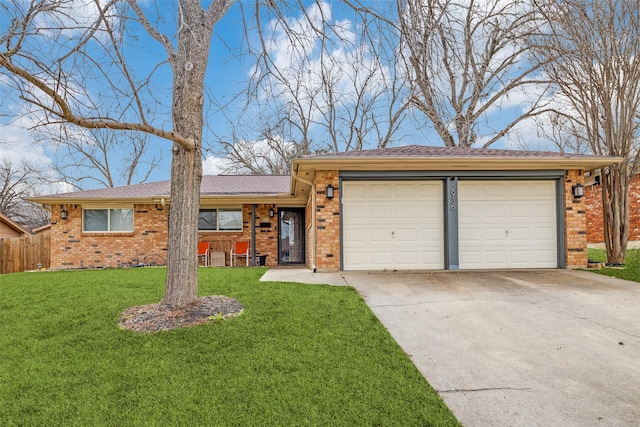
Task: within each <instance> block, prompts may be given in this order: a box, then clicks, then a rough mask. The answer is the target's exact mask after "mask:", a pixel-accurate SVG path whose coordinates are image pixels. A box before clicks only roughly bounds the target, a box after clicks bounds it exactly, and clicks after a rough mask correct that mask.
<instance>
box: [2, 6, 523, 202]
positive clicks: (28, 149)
mask: <svg viewBox="0 0 640 427" xmlns="http://www.w3.org/2000/svg"><path fill="white" fill-rule="evenodd" d="M78 1H81V0H78ZM158 5H159V7H160V8H162V10H160V15H162V16H168V17H172V16H174V15H175V10H174V9H173V3H171V2H159V3H158ZM339 5H340V3H337V2H336V3H334V2H328V3H326V4H325V5H324V6H325V7H326V8H327V10H330V12H331V14H332V18H333V19H334V22H338V21H342V22H343V23H344V25H345V28H348V29H349V30H355V28H356V24H355V23H354V22H353V20H352V18H353V17H354V14H353V12H348V11H347V10H346V9H344V7H342V9H341V8H340V7H339ZM253 7H254V3H253V2H248V1H247V2H237V3H235V4H234V5H233V6H232V8H231V10H230V11H229V12H228V13H227V14H226V15H225V16H224V17H223V19H222V20H221V21H220V22H219V23H218V24H217V25H216V27H215V30H214V36H213V39H212V48H211V54H210V62H209V67H208V72H207V79H206V86H207V92H208V93H209V94H212V95H213V96H215V98H216V100H217V102H219V103H223V104H224V103H226V102H229V101H231V100H232V99H233V97H234V95H236V94H238V93H239V92H241V91H242V90H243V89H244V88H246V85H247V80H248V76H249V71H250V70H251V69H252V67H253V66H254V62H253V57H251V56H250V55H246V54H244V52H245V51H246V40H245V38H244V30H243V24H242V13H241V12H242V10H243V8H244V11H245V13H246V14H251V13H252V12H253ZM287 13H290V14H291V15H290V16H289V18H290V19H295V18H299V16H300V14H299V11H296V10H295V9H293V8H292V9H289V10H287ZM167 22H168V23H169V24H171V25H173V20H172V19H171V18H168V19H167ZM0 24H1V23H0ZM4 25H6V23H5V24H4ZM1 28H2V26H1V25H0V29H1ZM170 30H171V28H169V30H168V32H169V31H170ZM144 37H145V36H144V35H143V36H141V39H140V40H139V41H138V43H137V44H136V49H135V51H131V52H130V55H131V56H130V57H129V58H128V59H130V60H131V64H133V66H134V67H136V68H138V70H139V71H143V70H144V69H149V66H150V65H151V64H154V63H155V62H157V59H155V58H161V57H162V56H163V54H164V52H163V51H162V50H161V49H160V47H159V45H158V44H157V43H156V42H154V41H151V40H149V39H145V38H144ZM252 38H253V37H252ZM273 49H274V50H275V53H274V55H279V54H280V55H282V54H283V53H284V52H277V50H278V49H283V50H284V49H286V46H284V45H282V46H273ZM2 84H3V81H2V79H1V76H0V85H2ZM155 84H156V86H155V90H156V95H157V94H162V96H163V97H164V98H165V104H166V105H169V104H170V89H171V74H170V72H169V68H168V66H166V65H165V66H164V70H163V72H161V73H159V74H158V75H157V78H156V80H155ZM167 100H168V102H167ZM243 105H244V104H243V100H242V99H240V100H239V101H238V102H235V103H233V104H230V105H228V106H227V107H226V109H225V111H224V114H223V113H222V112H216V111H214V110H209V114H208V115H207V124H208V129H205V144H204V145H205V149H206V150H207V151H206V152H205V154H206V155H207V159H206V161H205V163H204V164H205V173H219V172H221V169H220V168H221V166H223V165H224V163H225V160H224V156H223V154H222V153H221V150H220V146H218V145H216V144H215V143H213V144H212V141H215V139H216V138H218V137H219V138H223V139H226V140H230V139H227V138H231V136H230V134H231V126H230V124H229V123H228V122H227V120H226V119H225V115H226V116H231V117H233V115H234V112H236V111H239V110H240V109H241V108H242V106H243ZM510 108H511V109H510V110H504V111H497V112H496V116H498V117H499V116H503V117H505V116H508V115H510V114H513V113H514V112H515V111H517V109H518V107H517V106H515V107H510ZM23 111H24V106H23V105H20V103H19V102H18V101H17V99H16V97H12V98H11V99H10V100H9V99H5V100H4V101H3V102H0V114H4V117H3V116H0V130H1V134H0V141H3V142H4V143H3V144H0V158H2V159H5V158H6V159H9V160H10V161H13V162H18V161H19V160H20V159H28V160H30V161H31V162H33V163H34V164H36V165H39V166H41V167H43V168H47V167H48V164H49V163H50V162H51V159H53V158H54V156H55V155H54V151H53V150H52V147H50V146H48V145H47V143H46V141H45V142H39V143H35V142H34V135H33V134H32V133H30V132H29V131H27V130H26V129H25V128H28V127H29V126H31V125H32V124H33V122H34V118H32V117H29V116H28V115H24V114H23ZM245 120H247V119H246V118H245ZM416 120H417V121H421V120H422V121H424V118H422V117H420V116H419V115H417V116H416ZM236 124H237V123H236ZM163 127H164V128H166V129H167V128H168V127H169V126H163ZM523 131H524V132H528V133H529V135H530V136H531V139H532V140H533V139H535V138H534V136H535V130H534V129H533V128H532V127H531V126H529V127H528V128H524V129H523ZM212 132H213V134H212ZM214 134H215V135H214ZM401 135H402V136H403V137H402V139H401V140H399V141H396V142H395V145H408V144H425V145H441V143H440V141H439V139H438V138H437V135H435V133H434V132H432V131H430V129H428V128H422V129H419V130H416V128H415V126H413V124H412V123H410V122H407V125H406V126H405V128H404V129H403V131H402V133H401ZM317 138H318V139H319V140H321V139H322V138H323V135H322V134H321V133H318V134H317ZM246 142H248V143H253V142H255V140H248V141H246ZM151 143H152V152H154V153H162V162H161V164H160V165H159V166H158V167H157V168H156V169H155V170H154V171H153V173H152V175H151V176H150V177H149V179H148V180H149V181H157V180H164V179H169V170H170V161H171V152H170V149H171V143H170V142H168V141H163V140H158V139H153V140H152V141H151ZM504 146H505V143H499V144H496V145H494V147H495V148H503V147H504ZM369 148H373V147H369ZM95 186H96V185H95V184H92V183H90V182H86V183H85V184H84V187H85V188H87V189H88V188H94V187H95ZM60 189H65V187H64V186H61V187H60V188H56V189H54V190H52V191H59V190H60Z"/></svg>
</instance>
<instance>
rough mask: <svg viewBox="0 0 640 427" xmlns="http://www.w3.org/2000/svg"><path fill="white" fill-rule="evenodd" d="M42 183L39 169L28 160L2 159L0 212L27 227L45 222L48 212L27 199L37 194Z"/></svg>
mask: <svg viewBox="0 0 640 427" xmlns="http://www.w3.org/2000/svg"><path fill="white" fill-rule="evenodd" d="M42 183H43V180H42V174H41V171H40V170H38V169H37V168H36V167H34V166H33V165H32V164H31V163H30V162H28V161H26V160H25V161H22V162H20V163H19V164H13V163H11V162H10V161H8V160H6V159H5V160H3V161H2V163H0V212H2V213H3V214H5V215H6V216H8V217H9V218H11V219H12V220H14V221H15V222H17V223H19V224H20V225H22V226H24V227H25V228H27V229H33V228H36V227H39V226H41V225H44V224H46V223H47V222H48V221H49V215H48V213H47V212H46V211H45V210H44V209H42V208H41V207H40V206H39V205H36V204H35V203H31V202H29V201H28V200H27V198H29V197H32V196H36V195H37V194H38V188H39V186H40V184H42Z"/></svg>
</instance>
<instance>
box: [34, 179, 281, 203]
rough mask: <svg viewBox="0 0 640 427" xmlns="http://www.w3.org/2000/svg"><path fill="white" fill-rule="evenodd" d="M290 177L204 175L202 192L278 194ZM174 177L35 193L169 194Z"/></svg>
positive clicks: (80, 196)
mask: <svg viewBox="0 0 640 427" xmlns="http://www.w3.org/2000/svg"><path fill="white" fill-rule="evenodd" d="M290 182H291V177H290V176H289V175H205V176H203V177H202V184H201V186H200V195H201V196H217V195H220V196H243V195H276V194H279V193H288V192H289V186H290ZM170 192H171V181H158V182H148V183H144V184H134V185H126V186H122V187H111V188H101V189H97V190H86V191H75V192H71V193H61V194H52V195H48V196H41V197H35V198H33V200H35V201H38V200H40V199H47V200H52V199H60V200H69V199H73V200H82V199H86V200H98V199H105V200H107V199H146V198H161V197H166V198H169V196H170Z"/></svg>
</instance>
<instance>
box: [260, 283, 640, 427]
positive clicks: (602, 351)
mask: <svg viewBox="0 0 640 427" xmlns="http://www.w3.org/2000/svg"><path fill="white" fill-rule="evenodd" d="M263 280H274V281H293V282H303V283H323V282H324V283H329V284H334V285H344V284H345V283H346V284H348V285H350V286H353V287H355V288H356V290H357V291H358V292H359V293H360V295H362V297H363V298H364V299H365V301H366V302H367V304H368V305H369V306H370V307H371V309H372V310H373V312H374V313H375V314H376V316H377V317H378V319H380V321H381V322H382V323H383V324H384V326H385V327H386V328H387V329H388V330H389V332H390V333H391V335H392V336H393V337H394V339H395V340H396V341H397V342H398V344H399V345H400V346H401V347H402V348H403V349H404V350H405V352H407V354H408V355H409V356H410V357H411V359H412V360H413V362H414V363H415V365H416V366H417V368H418V369H419V370H420V371H421V372H422V374H423V375H424V376H425V378H426V379H427V380H428V381H429V383H430V384H431V385H432V386H433V387H434V388H435V389H436V390H437V391H438V393H439V394H440V395H441V396H442V398H443V399H444V401H445V402H446V404H447V405H448V406H449V408H450V409H451V410H452V411H453V413H454V414H455V415H456V417H457V418H458V419H459V420H460V422H462V423H463V424H464V425H465V426H467V427H473V426H478V427H480V426H482V427H485V426H639V425H640V284H638V283H635V282H627V281H623V280H618V279H611V278H607V277H604V276H600V275H597V274H594V273H589V272H580V271H567V270H544V271H540V270H538V271H511V272H508V271H506V272H435V273H419V274H418V273H413V274H412V273H404V274H403V273H370V274H368V273H352V272H348V273H345V272H343V273H331V274H322V273H311V272H310V271H309V270H305V271H303V270H269V272H268V273H267V274H265V276H264V277H263Z"/></svg>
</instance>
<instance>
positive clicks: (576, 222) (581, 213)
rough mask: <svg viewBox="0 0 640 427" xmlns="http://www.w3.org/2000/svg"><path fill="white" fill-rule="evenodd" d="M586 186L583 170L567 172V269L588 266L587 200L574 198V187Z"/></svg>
mask: <svg viewBox="0 0 640 427" xmlns="http://www.w3.org/2000/svg"><path fill="white" fill-rule="evenodd" d="M576 184H584V174H583V172H582V171H581V170H570V171H567V173H566V175H565V178H564V200H565V206H564V221H565V247H566V255H565V256H566V263H567V268H581V267H586V266H587V230H586V227H587V220H586V209H585V198H584V197H582V198H580V199H576V198H574V197H573V192H572V187H573V186H574V185H576Z"/></svg>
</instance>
